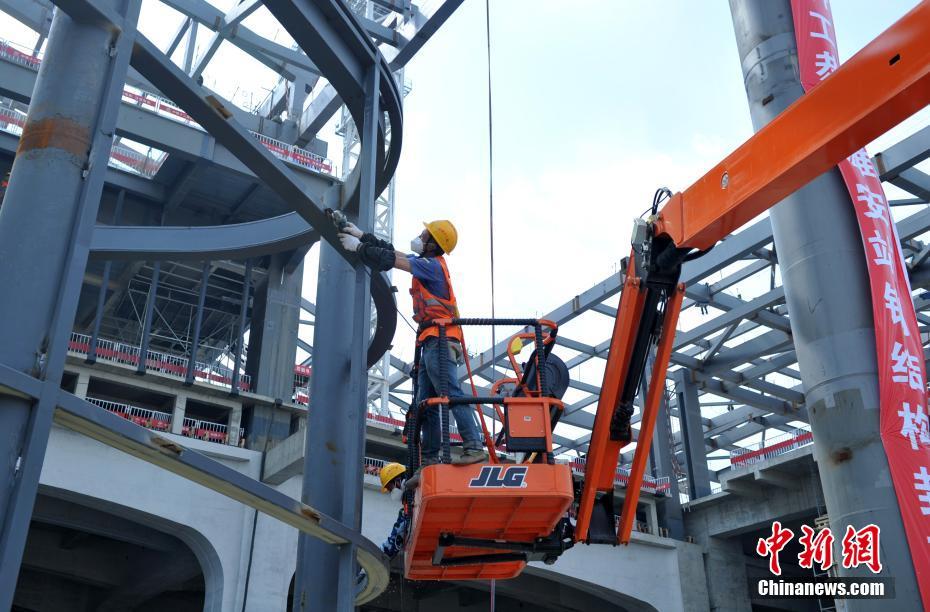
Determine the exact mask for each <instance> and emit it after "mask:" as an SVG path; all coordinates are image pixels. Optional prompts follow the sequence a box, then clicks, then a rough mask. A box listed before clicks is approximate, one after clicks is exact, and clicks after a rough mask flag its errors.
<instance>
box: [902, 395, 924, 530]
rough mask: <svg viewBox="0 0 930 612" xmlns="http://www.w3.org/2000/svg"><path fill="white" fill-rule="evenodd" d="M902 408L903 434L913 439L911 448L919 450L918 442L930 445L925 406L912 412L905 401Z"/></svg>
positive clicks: (918, 407)
mask: <svg viewBox="0 0 930 612" xmlns="http://www.w3.org/2000/svg"><path fill="white" fill-rule="evenodd" d="M901 408H902V410H898V416H899V417H901V419H902V420H903V424H902V425H901V435H902V436H904V437H905V438H907V439H908V440H910V441H911V450H918V448H919V447H918V444H919V445H923V446H930V419H928V417H927V414H926V413H925V412H924V410H923V407H922V406H921V405H920V404H917V410H916V411H914V412H911V405H910V404H909V403H908V402H904V403H903V404H901ZM915 476H916V474H915ZM924 514H926V512H925V513H924Z"/></svg>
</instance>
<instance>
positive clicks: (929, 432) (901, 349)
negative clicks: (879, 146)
mask: <svg viewBox="0 0 930 612" xmlns="http://www.w3.org/2000/svg"><path fill="white" fill-rule="evenodd" d="M791 10H792V12H793V14H794V32H795V36H796V38H797V41H798V64H799V67H800V72H801V85H803V87H804V90H805V91H809V90H810V89H812V88H813V87H816V86H817V84H818V83H820V82H821V81H822V80H824V79H826V78H828V77H829V76H830V74H832V73H833V72H834V71H835V70H836V69H837V67H838V65H839V53H838V52H837V46H836V31H835V30H834V26H833V16H832V14H831V12H830V4H829V2H828V0H791ZM839 169H840V172H841V173H842V175H843V180H844V181H845V182H846V187H847V189H849V195H850V197H851V198H852V202H853V206H854V207H855V209H856V217H857V218H858V220H859V229H860V230H861V232H862V245H863V247H864V249H865V255H866V259H867V262H868V268H869V279H870V281H871V285H872V310H873V312H874V317H875V345H876V350H877V353H878V371H879V375H878V380H879V393H880V397H881V413H880V415H881V416H880V427H881V438H882V444H883V445H884V447H885V454H886V455H887V457H888V464H889V466H890V468H891V476H892V481H893V482H894V488H895V493H896V495H897V497H898V505H899V506H900V508H901V517H902V519H903V521H904V529H905V531H906V533H907V540H908V545H909V547H910V550H911V556H912V557H913V559H914V570H915V571H916V573H917V583H918V584H919V585H920V589H921V597H922V599H923V604H924V608H926V609H927V610H930V421H928V418H927V410H926V408H927V391H926V386H925V380H926V376H925V372H924V360H923V347H922V345H921V341H920V333H919V332H918V328H917V315H916V314H915V312H914V303H913V301H912V299H911V286H910V282H909V280H908V276H907V268H906V266H905V264H904V256H903V254H902V252H901V243H900V241H899V240H898V234H897V230H896V229H895V224H894V219H893V218H892V216H891V210H890V209H889V207H888V201H887V199H886V198H885V193H884V190H883V189H882V183H881V180H880V179H879V177H878V172H877V171H876V169H875V165H874V164H873V163H872V160H871V158H870V157H869V155H868V153H866V151H865V149H860V150H859V151H856V152H855V153H854V154H852V155H851V156H850V157H849V158H848V159H846V160H844V161H842V162H840V164H839ZM855 527H860V526H855Z"/></svg>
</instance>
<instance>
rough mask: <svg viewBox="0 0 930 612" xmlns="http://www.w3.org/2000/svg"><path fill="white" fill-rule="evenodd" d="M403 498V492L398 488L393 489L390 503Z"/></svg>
mask: <svg viewBox="0 0 930 612" xmlns="http://www.w3.org/2000/svg"><path fill="white" fill-rule="evenodd" d="M403 496H404V492H403V491H402V490H401V488H400V487H394V490H392V491H391V501H393V502H399V501H400V498H401V497H403Z"/></svg>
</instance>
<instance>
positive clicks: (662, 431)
mask: <svg viewBox="0 0 930 612" xmlns="http://www.w3.org/2000/svg"><path fill="white" fill-rule="evenodd" d="M652 361H653V360H652V359H650V362H652ZM646 367H648V368H650V369H651V363H650V365H647V366H646ZM645 395H646V394H645V393H643V397H645ZM670 411H671V407H670V406H669V403H668V399H667V398H666V397H665V395H664V394H663V396H662V398H661V399H660V400H659V414H658V416H657V417H656V429H655V434H654V436H653V444H652V451H653V452H652V453H651V456H652V458H653V465H654V466H655V475H656V476H668V481H669V484H670V485H671V487H670V489H669V492H668V498H667V499H663V500H659V499H657V500H656V511H657V512H658V519H659V524H660V525H661V526H663V527H665V528H667V529H668V532H669V535H670V536H671V537H673V538H675V539H676V540H683V539H684V537H685V524H684V517H683V516H682V512H681V496H680V495H679V489H678V476H677V473H676V470H675V443H674V439H673V437H672V429H671V423H672V421H671V415H670Z"/></svg>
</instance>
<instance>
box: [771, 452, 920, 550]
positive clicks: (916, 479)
mask: <svg viewBox="0 0 930 612" xmlns="http://www.w3.org/2000/svg"><path fill="white" fill-rule="evenodd" d="M914 488H915V489H917V492H918V493H920V492H921V491H922V492H923V493H922V494H921V495H918V496H917V500H918V501H920V513H921V514H923V515H924V516H927V515H928V514H930V473H927V468H925V467H924V466H920V471H919V472H916V473H915V474H914ZM760 541H761V540H760ZM757 548H758V547H757Z"/></svg>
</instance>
